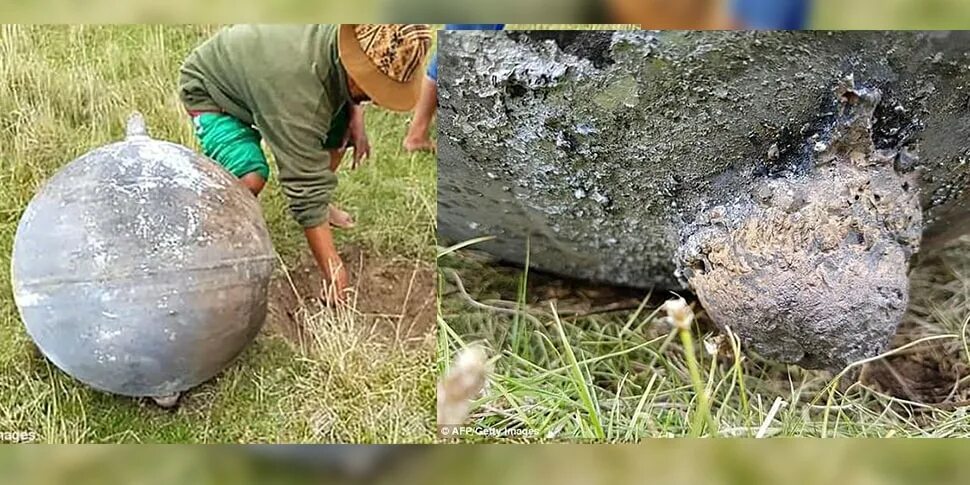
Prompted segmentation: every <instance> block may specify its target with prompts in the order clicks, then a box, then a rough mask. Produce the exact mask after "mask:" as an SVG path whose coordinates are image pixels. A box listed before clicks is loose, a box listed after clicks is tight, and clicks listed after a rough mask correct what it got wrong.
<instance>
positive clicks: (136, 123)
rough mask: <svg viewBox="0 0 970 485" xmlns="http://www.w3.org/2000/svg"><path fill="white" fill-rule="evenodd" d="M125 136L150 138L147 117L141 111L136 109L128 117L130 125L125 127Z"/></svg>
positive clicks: (128, 137)
mask: <svg viewBox="0 0 970 485" xmlns="http://www.w3.org/2000/svg"><path fill="white" fill-rule="evenodd" d="M125 138H126V139H132V138H148V128H146V127H145V117H144V116H142V114H141V113H139V112H137V111H134V112H132V113H131V116H129V117H128V126H127V128H126V129H125Z"/></svg>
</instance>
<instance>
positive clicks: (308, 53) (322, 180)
mask: <svg viewBox="0 0 970 485" xmlns="http://www.w3.org/2000/svg"><path fill="white" fill-rule="evenodd" d="M338 30H339V27H338V26H337V25H237V26H233V27H229V28H226V29H223V30H221V31H219V32H218V33H217V34H216V35H214V36H213V37H212V38H210V39H209V40H207V41H205V42H204V43H203V44H201V45H200V46H199V47H197V48H196V49H195V50H194V51H192V53H191V54H190V55H189V57H188V58H187V59H186V60H185V62H184V63H183V65H182V68H181V70H180V80H179V96H180V98H181V100H182V103H183V104H184V105H185V107H186V109H188V110H189V111H223V112H226V113H228V114H230V115H232V116H235V117H236V118H238V119H240V120H241V121H243V122H244V123H248V124H250V125H253V126H255V127H256V129H257V130H259V132H260V134H261V135H262V137H263V139H265V140H266V143H267V145H268V146H269V148H270V150H271V151H272V152H273V155H274V156H275V158H276V164H277V168H278V170H279V181H280V185H281V186H282V188H283V193H284V194H286V196H287V197H288V198H289V200H290V209H291V210H292V212H293V215H294V217H295V218H296V220H297V222H299V223H300V225H302V226H303V227H315V226H317V225H320V224H322V223H323V222H325V221H326V220H327V217H328V214H329V212H328V205H329V203H330V198H331V196H332V195H333V191H334V189H335V188H336V186H337V177H336V175H335V174H334V173H333V172H331V171H330V156H329V154H328V153H327V149H326V148H325V147H324V144H325V140H326V139H327V132H328V131H329V129H330V125H331V122H332V121H333V120H334V118H335V117H336V116H337V114H338V112H339V111H340V110H341V109H342V108H343V107H344V106H345V104H346V103H350V102H351V99H350V92H349V88H348V86H347V74H346V72H345V71H344V68H343V65H342V64H341V63H340V58H339V54H338V49H337V32H338Z"/></svg>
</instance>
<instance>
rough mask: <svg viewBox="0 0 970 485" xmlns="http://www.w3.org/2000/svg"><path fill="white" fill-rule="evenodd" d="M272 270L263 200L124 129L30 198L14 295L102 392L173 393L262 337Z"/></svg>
mask: <svg viewBox="0 0 970 485" xmlns="http://www.w3.org/2000/svg"><path fill="white" fill-rule="evenodd" d="M273 267H274V253H273V247H272V243H271V241H270V236H269V231H268V230H267V228H266V225H265V222H264V221H263V217H262V213H261V210H260V206H259V204H258V202H257V200H256V198H255V197H253V196H252V194H251V193H249V192H248V191H247V190H246V189H245V188H244V187H243V186H242V184H240V183H238V182H237V181H236V180H235V179H234V178H233V177H232V175H230V174H229V173H228V172H226V171H225V170H224V169H222V168H221V167H219V166H218V165H216V164H215V163H213V162H212V161H211V160H209V159H207V158H205V157H202V156H200V155H198V154H196V153H195V152H193V151H192V150H190V149H188V148H186V147H183V146H181V145H176V144H173V143H168V142H163V141H158V140H153V139H151V138H149V137H148V135H147V132H146V131H145V129H144V124H143V122H142V120H141V116H140V115H137V114H136V115H135V116H133V117H132V120H131V121H130V122H129V128H128V137H127V139H125V140H124V141H122V142H119V143H113V144H111V145H107V146H104V147H101V148H98V149H96V150H93V151H91V152H88V153H87V154H85V155H84V156H82V157H80V158H79V159H77V160H75V161H73V162H71V163H69V164H68V165H67V166H65V167H64V168H63V169H61V170H60V171H59V172H58V173H57V174H56V175H54V176H53V177H52V178H51V179H50V180H49V181H48V182H47V184H46V185H45V186H44V187H43V188H42V189H41V191H40V192H39V193H38V194H37V195H36V196H35V197H34V198H33V200H32V201H31V202H30V204H29V205H28V206H27V209H26V211H25V212H24V214H23V217H22V218H21V220H20V225H19V227H18V228H17V235H16V237H15V239H14V248H13V262H12V280H13V288H14V298H15V300H16V303H17V307H18V308H19V309H20V314H21V317H22V319H23V322H24V325H25V326H26V327H27V332H28V333H29V334H30V336H31V338H33V340H34V342H36V343H37V346H38V347H39V348H40V350H41V351H42V352H43V353H44V355H46V356H47V358H49V359H50V360H51V361H52V362H53V363H54V364H55V365H57V367H59V368H61V369H62V370H64V371H65V372H67V373H68V374H70V375H72V376H74V377H75V378H77V379H78V380H80V381H82V382H84V383H86V384H88V385H90V386H92V387H94V388H96V389H100V390H102V391H107V392H112V393H116V394H122V395H128V396H167V395H172V394H175V393H178V392H181V391H184V390H186V389H189V388H191V387H193V386H195V385H198V384H200V383H202V382H203V381H206V380H208V379H210V378H211V377H213V376H214V375H216V374H218V373H219V372H220V371H222V370H223V369H224V368H225V367H226V366H227V365H228V364H229V363H230V362H231V361H232V360H233V359H234V358H235V357H236V356H238V355H239V354H240V352H242V350H243V349H244V348H245V347H246V345H247V344H249V343H250V342H251V341H252V339H253V338H254V337H255V336H256V334H257V333H258V332H259V329H260V328H261V327H262V325H263V322H264V321H265V318H266V294H267V288H268V285H269V280H270V277H271V274H272V271H273Z"/></svg>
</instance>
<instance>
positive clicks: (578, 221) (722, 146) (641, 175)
mask: <svg viewBox="0 0 970 485" xmlns="http://www.w3.org/2000/svg"><path fill="white" fill-rule="evenodd" d="M439 62H440V67H439V69H440V79H439V87H438V90H439V103H440V108H439V133H440V137H439V169H438V177H439V185H438V208H439V211H438V229H439V233H440V234H441V235H442V236H443V237H444V238H445V239H447V240H449V241H462V240H467V239H470V238H473V237H477V236H482V235H496V236H498V239H497V240H495V241H491V242H486V243H482V244H478V245H476V247H478V248H481V249H483V250H486V251H489V252H491V253H493V254H495V255H497V256H499V257H501V258H503V259H506V260H508V261H512V262H523V261H524V250H525V247H526V241H525V239H526V236H531V245H532V246H531V247H532V259H531V262H532V264H533V265H534V266H535V267H536V268H539V269H544V270H547V271H552V272H556V273H560V274H564V275H568V276H574V277H579V278H585V279H591V280H596V281H604V282H610V283H616V284H623V285H631V286H639V287H650V286H659V287H664V288H678V287H682V282H681V281H679V280H678V278H677V277H676V276H675V270H676V265H675V262H674V260H673V256H674V252H675V250H676V248H677V246H679V244H680V234H679V232H680V227H681V226H682V225H684V224H685V223H689V222H690V221H691V220H692V219H693V218H694V217H695V215H696V214H697V213H698V212H699V211H700V210H703V208H705V207H711V206H713V205H716V204H717V203H720V202H722V201H728V200H731V199H732V198H734V197H736V196H737V195H738V194H739V193H743V192H745V191H748V190H750V189H749V187H751V186H752V185H753V184H755V183H757V181H758V180H761V179H764V178H766V177H775V178H777V177H786V176H790V175H795V174H799V173H805V172H807V171H810V170H812V164H813V158H812V153H813V151H812V148H813V147H814V146H815V143H816V142H817V141H818V139H819V137H821V136H824V135H825V134H826V133H827V132H828V130H830V129H831V127H832V126H833V124H834V122H835V120H834V116H835V112H836V109H837V106H836V101H835V97H834V96H833V95H832V90H833V89H834V88H835V87H836V86H837V85H838V83H839V82H840V81H841V80H842V79H844V78H845V77H846V76H848V75H853V76H854V78H855V81H856V83H857V85H859V86H860V87H875V88H879V89H880V90H881V91H882V93H883V96H882V101H881V102H880V104H879V105H878V106H877V107H876V112H875V127H874V141H875V145H876V148H878V149H883V148H892V149H902V148H904V147H905V148H906V149H907V150H908V153H910V154H912V155H913V157H910V159H911V161H909V162H907V163H908V165H907V163H902V164H901V170H905V171H909V170H913V169H914V168H922V170H923V171H922V173H921V175H920V178H919V180H918V183H919V187H918V188H919V190H920V200H921V204H922V206H923V209H924V213H925V217H924V223H925V225H926V236H927V237H928V238H929V239H932V240H934V241H935V240H939V239H942V238H943V236H948V235H951V234H954V233H959V232H965V231H966V230H967V228H968V227H967V224H968V222H967V221H968V218H967V217H966V216H967V215H968V214H970V204H968V200H967V199H968V195H970V194H967V193H966V191H965V190H964V189H965V186H966V183H967V181H968V180H970V163H967V161H968V160H970V142H968V141H967V140H970V108H968V103H970V68H968V66H970V33H967V32H934V33H921V32H834V33H829V32H662V33H656V32H642V31H632V32H631V31H622V32H609V31H599V32H540V31H535V32H472V31H466V32H442V33H441V36H440V40H439ZM916 156H918V160H917V159H916V158H915V157H916Z"/></svg>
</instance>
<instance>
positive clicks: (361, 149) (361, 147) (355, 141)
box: [342, 105, 370, 169]
mask: <svg viewBox="0 0 970 485" xmlns="http://www.w3.org/2000/svg"><path fill="white" fill-rule="evenodd" d="M342 146H343V149H344V150H346V149H347V147H353V148H354V161H353V164H352V165H351V166H350V168H351V169H356V168H357V167H359V166H360V165H361V163H362V162H363V161H364V160H366V159H367V158H368V157H370V141H369V140H368V139H367V130H366V129H365V128H364V107H363V106H359V105H357V106H353V107H352V108H350V126H348V127H347V134H346V135H344V141H343V145H342Z"/></svg>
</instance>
